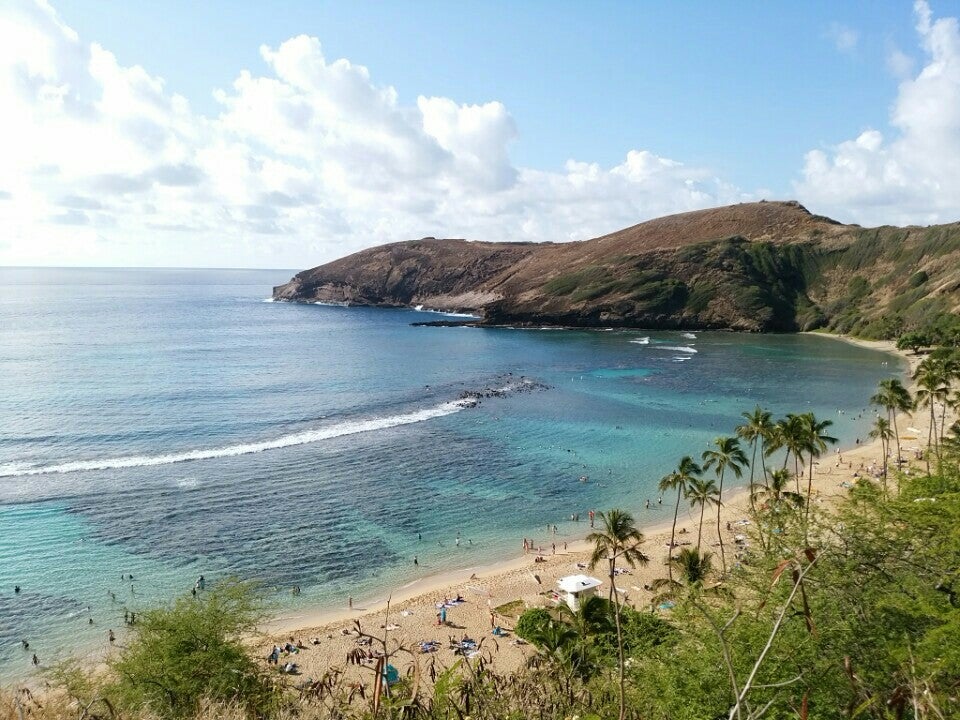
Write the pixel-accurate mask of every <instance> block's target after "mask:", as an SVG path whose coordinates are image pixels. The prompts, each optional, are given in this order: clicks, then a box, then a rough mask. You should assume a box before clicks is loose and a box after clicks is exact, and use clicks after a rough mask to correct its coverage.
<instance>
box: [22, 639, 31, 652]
mask: <svg viewBox="0 0 960 720" xmlns="http://www.w3.org/2000/svg"><path fill="white" fill-rule="evenodd" d="M20 644H21V645H23V649H24V650H29V649H30V643H28V642H27V641H26V640H21V641H20Z"/></svg>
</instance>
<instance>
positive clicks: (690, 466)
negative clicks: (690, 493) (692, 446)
mask: <svg viewBox="0 0 960 720" xmlns="http://www.w3.org/2000/svg"><path fill="white" fill-rule="evenodd" d="M701 472H702V470H701V468H700V466H699V465H697V464H696V463H695V462H694V461H693V458H692V457H690V456H689V455H684V456H683V457H682V458H681V459H680V464H679V465H677V469H676V470H674V471H673V472H672V473H670V474H669V475H665V476H664V477H663V478H661V479H660V485H659V488H660V492H661V493H664V492H667V491H669V490H676V491H677V504H676V507H674V509H673V526H672V527H671V528H670V550H669V552H668V553H667V555H668V556H669V557H671V558H672V557H673V548H674V540H675V538H676V536H677V516H678V515H679V514H680V498H681V497H682V496H685V495H686V494H687V489H688V488H689V487H690V481H691V480H693V478H694V477H696V476H698V475H699V474H700V473H701ZM667 568H668V569H669V572H670V579H671V580H672V579H673V566H672V565H670V564H669V563H668V564H667Z"/></svg>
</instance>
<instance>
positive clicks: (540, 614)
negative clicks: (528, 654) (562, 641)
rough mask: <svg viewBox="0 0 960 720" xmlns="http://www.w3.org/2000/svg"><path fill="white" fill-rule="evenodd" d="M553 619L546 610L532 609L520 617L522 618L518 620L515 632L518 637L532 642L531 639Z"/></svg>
mask: <svg viewBox="0 0 960 720" xmlns="http://www.w3.org/2000/svg"><path fill="white" fill-rule="evenodd" d="M552 619H553V618H552V617H551V615H550V613H549V612H548V611H547V610H546V609H544V608H531V609H530V610H527V611H525V612H524V613H523V615H521V616H520V618H519V619H518V620H517V624H516V625H515V626H514V628H513V631H514V632H515V633H516V634H517V636H518V637H521V638H523V639H524V640H526V641H527V642H530V641H531V638H533V637H535V636H536V635H537V633H538V631H539V630H541V629H542V628H543V627H544V626H545V625H546V624H547V623H548V622H550V620H552Z"/></svg>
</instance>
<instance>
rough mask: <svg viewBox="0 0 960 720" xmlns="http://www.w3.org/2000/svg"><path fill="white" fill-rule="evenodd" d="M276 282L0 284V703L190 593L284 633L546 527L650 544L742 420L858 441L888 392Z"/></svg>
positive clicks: (253, 274) (718, 350)
mask: <svg viewBox="0 0 960 720" xmlns="http://www.w3.org/2000/svg"><path fill="white" fill-rule="evenodd" d="M293 272H294V271H292V270H272V271H267V270H262V271H261V270H258V271H247V270H163V269H158V270H138V269H129V270H128V269H29V268H23V269H12V268H0V378H2V393H0V679H3V680H7V681H9V680H13V679H17V678H22V677H25V676H27V675H29V674H30V673H31V672H33V668H32V666H31V664H30V657H31V654H32V653H33V652H34V651H35V652H36V653H37V654H38V656H39V657H40V660H41V663H42V664H43V665H48V664H50V663H51V662H53V661H55V660H57V659H60V658H63V657H65V656H66V655H67V654H71V653H76V654H80V655H81V656H83V655H84V654H86V653H90V652H96V651H97V649H98V648H102V647H103V646H105V644H106V633H107V630H108V629H115V630H117V631H119V630H121V629H122V628H123V624H124V613H125V612H130V611H133V612H136V611H139V610H142V609H143V608H146V607H150V606H151V605H153V604H155V603H157V602H161V601H164V600H167V599H170V598H172V597H174V596H176V595H178V594H182V593H186V592H189V591H190V588H192V587H193V583H194V581H195V579H196V578H197V577H198V576H199V575H200V574H203V575H204V576H205V577H206V579H207V580H208V581H209V582H213V581H216V580H217V579H220V578H225V577H239V578H243V579H249V580H255V581H257V582H259V583H261V585H262V587H263V589H264V593H265V596H266V597H267V599H268V601H270V602H271V603H272V604H273V607H274V608H275V610H276V612H278V613H280V612H283V613H291V612H294V613H295V612H298V611H301V610H302V609H304V608H323V607H328V608H332V607H343V606H344V605H345V604H346V598H347V596H352V597H354V598H356V599H358V600H362V599H363V598H368V599H369V598H373V597H382V596H384V595H385V594H386V591H387V590H388V589H389V588H393V587H400V586H402V585H405V584H407V583H409V582H411V581H413V580H415V579H416V578H418V577H421V576H424V575H429V574H433V573H436V572H440V571H443V570H449V569H454V568H462V567H471V566H475V565H481V564H486V563H490V562H494V561H496V560H498V559H502V558H505V557H511V556H515V555H517V554H519V553H520V552H521V538H522V537H533V538H534V539H535V541H538V542H543V543H544V544H547V545H548V544H549V543H550V541H551V540H552V539H553V538H552V537H551V536H549V535H548V533H547V526H548V525H549V524H556V525H557V527H558V536H557V537H558V539H560V540H563V539H566V538H574V537H577V538H579V537H581V536H582V535H583V534H584V532H585V525H586V523H585V522H579V523H577V522H572V521H570V520H569V518H570V516H571V514H574V513H579V514H580V515H581V517H582V518H585V517H586V513H587V511H588V510H589V509H598V510H600V509H606V508H610V507H615V506H616V507H623V508H627V509H630V510H632V511H633V512H634V513H635V515H636V516H637V518H638V520H639V521H640V522H641V523H648V522H654V521H658V520H662V519H663V518H664V517H666V516H667V515H668V514H669V512H670V502H669V500H668V499H666V498H665V499H664V502H663V505H659V504H658V503H657V490H656V484H657V481H658V480H659V478H660V477H661V476H662V475H663V474H665V473H666V472H668V471H669V470H670V469H671V468H672V467H673V466H674V464H675V463H676V461H677V460H678V459H679V458H680V457H681V456H682V455H684V454H693V455H699V453H700V452H701V450H702V449H704V447H705V446H706V444H707V443H708V442H709V441H710V440H711V439H712V438H713V437H715V436H717V435H720V434H729V433H731V432H732V428H733V426H734V425H736V424H737V422H738V420H739V415H740V413H741V412H743V411H745V410H750V409H752V408H753V407H754V405H756V404H760V405H762V406H764V407H766V408H768V409H770V410H772V411H773V412H775V413H777V414H782V413H785V412H791V411H793V412H807V411H813V412H815V413H816V414H817V415H818V416H819V417H824V418H830V419H832V420H833V421H834V423H835V425H834V428H833V429H834V430H835V432H834V434H835V435H837V436H838V437H839V438H840V439H841V441H842V443H843V444H844V445H851V444H853V443H854V441H855V439H856V438H858V437H859V438H864V437H865V436H866V432H867V431H868V426H869V424H870V422H871V420H872V417H873V413H872V410H869V409H868V408H867V401H868V398H869V397H870V395H871V394H872V392H873V390H874V388H875V386H876V384H877V381H878V380H880V379H881V378H883V377H888V376H890V375H892V374H897V373H902V372H903V370H904V365H903V364H902V363H901V362H900V361H899V360H897V359H896V358H894V357H892V356H888V355H884V354H881V353H878V352H874V351H871V350H866V349H862V348H859V347H855V346H852V345H848V344H846V343H842V342H837V341H835V340H831V339H827V338H820V337H814V336H809V335H782V336H759V335H745V334H736V333H724V332H696V333H683V332H652V331H649V332H648V331H608V332H604V331H570V330H515V329H506V328H504V329H499V328H498V329H478V328H458V327H444V328H440V327H412V326H411V323H412V322H416V321H421V320H425V319H434V318H435V317H436V316H433V315H428V314H426V313H425V312H418V311H415V310H412V309H411V310H387V309H371V308H342V307H329V306H321V305H294V304H286V303H273V302H268V301H267V299H268V298H269V296H270V292H271V288H272V286H273V285H276V284H280V283H282V282H284V281H286V280H288V279H289V278H290V276H291V275H292V274H293ZM477 397H479V403H476V404H475V401H474V400H472V399H471V398H477ZM464 398H467V399H464ZM583 476H585V477H586V478H587V480H586V482H581V480H580V478H581V477H583ZM648 499H649V500H650V501H651V508H650V509H649V510H648V509H645V507H644V506H645V501H646V500H648ZM458 537H459V538H460V542H459V544H458V543H457V538H458ZM414 555H416V556H417V557H418V561H419V566H418V567H414V566H413V561H412V559H413V557H414ZM131 575H132V578H133V579H132V580H131V579H130V578H129V576H131ZM15 585H19V586H20V587H21V592H20V593H16V594H15V593H14V591H13V590H14V586H15ZM294 587H299V588H300V593H299V595H294V594H293V593H292V589H293V588H294ZM91 619H92V620H93V623H92V624H91V623H90V620H91ZM22 639H27V640H28V641H29V642H30V651H29V652H26V651H24V650H23V649H22V648H21V645H20V641H21V640H22Z"/></svg>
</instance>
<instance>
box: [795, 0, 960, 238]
mask: <svg viewBox="0 0 960 720" xmlns="http://www.w3.org/2000/svg"><path fill="white" fill-rule="evenodd" d="M914 13H915V17H916V31H917V34H918V37H919V40H920V47H921V50H922V51H923V53H924V54H925V61H924V62H925V64H924V67H923V68H922V69H921V70H920V72H919V73H918V74H916V75H915V76H914V77H910V78H908V79H906V80H904V81H903V82H902V83H901V84H900V87H899V90H898V94H897V99H896V102H895V103H894V105H893V107H892V110H891V114H890V123H891V125H892V126H893V127H894V128H895V132H894V133H893V136H892V137H890V138H885V137H883V135H882V134H881V133H880V132H879V131H877V130H873V129H869V130H866V131H863V132H862V133H861V134H860V135H859V136H858V137H857V138H856V139H855V140H848V141H846V142H842V143H840V144H839V145H837V146H835V147H832V148H829V149H828V150H812V151H810V152H808V153H807V155H806V158H805V163H804V167H803V177H802V179H801V180H800V181H799V182H798V183H797V184H796V190H797V194H798V196H799V197H800V199H801V200H802V201H803V202H805V203H808V204H809V205H810V206H811V207H815V208H817V210H818V211H820V212H825V213H829V214H833V215H835V216H836V217H838V218H840V219H846V220H853V221H856V222H860V223H862V224H869V225H875V224H882V223H896V224H908V223H914V224H929V223H937V222H952V221H955V220H957V218H958V217H960V163H957V161H956V158H957V157H960V26H958V23H957V19H956V18H939V19H934V18H933V14H932V12H931V10H930V6H929V5H928V4H927V3H926V2H923V0H918V2H916V3H915V4H914Z"/></svg>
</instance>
